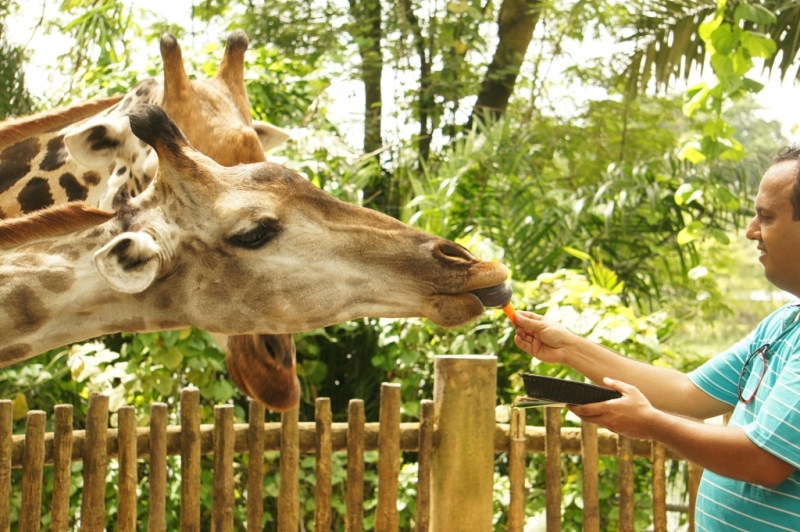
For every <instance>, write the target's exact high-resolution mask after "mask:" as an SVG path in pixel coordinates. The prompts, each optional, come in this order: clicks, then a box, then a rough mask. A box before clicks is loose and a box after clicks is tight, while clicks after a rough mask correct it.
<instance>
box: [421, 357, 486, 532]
mask: <svg viewBox="0 0 800 532" xmlns="http://www.w3.org/2000/svg"><path fill="white" fill-rule="evenodd" d="M496 383H497V358H495V357H492V356H437V357H435V359H434V384H433V396H434V419H435V423H436V425H437V426H438V429H439V430H438V432H439V445H438V447H437V448H436V450H435V451H434V454H433V469H432V475H433V481H432V496H431V525H432V527H431V528H432V530H434V531H435V532H450V531H459V532H471V531H481V532H483V531H486V530H491V529H492V490H493V485H494V429H495V413H494V408H495V388H496Z"/></svg>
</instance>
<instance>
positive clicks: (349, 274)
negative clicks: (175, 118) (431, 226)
mask: <svg viewBox="0 0 800 532" xmlns="http://www.w3.org/2000/svg"><path fill="white" fill-rule="evenodd" d="M130 122H131V128H132V129H133V132H134V134H135V135H136V136H137V137H139V138H141V139H142V140H144V141H145V142H147V143H148V144H149V145H151V146H152V147H153V148H154V149H155V151H156V152H157V153H158V161H159V177H158V178H157V179H156V180H155V181H154V182H153V184H152V186H151V187H149V188H148V189H147V190H146V191H145V192H144V193H143V194H141V195H140V196H138V197H136V198H133V199H131V200H129V201H128V202H127V204H126V207H125V208H124V209H121V211H120V213H119V217H120V219H121V220H123V223H124V225H125V227H127V230H126V231H125V232H123V233H121V234H119V235H117V236H116V237H114V238H113V239H112V240H111V241H109V242H108V243H107V244H106V245H104V246H103V248H102V249H101V250H99V251H98V252H97V254H96V256H95V259H94V260H95V264H96V266H97V269H98V271H99V272H100V274H101V275H102V276H103V277H104V278H105V279H106V281H107V282H108V283H109V284H110V285H111V286H112V287H113V288H114V290H116V291H118V292H124V293H131V294H138V293H145V294H147V293H148V292H150V291H153V293H165V292H166V293H170V294H172V300H173V301H174V303H173V305H174V312H175V313H176V315H181V314H183V315H185V316H186V320H187V321H190V322H191V325H194V326H199V327H202V328H205V329H207V330H212V331H213V330H220V332H225V333H228V334H249V333H253V332H256V333H290V332H297V331H304V330H309V329H313V328H317V327H322V326H326V325H330V324H333V323H339V322H342V321H346V320H349V319H354V318H358V317H363V316H376V317H406V316H423V317H427V318H429V319H431V320H432V321H434V322H435V323H437V324H439V325H443V326H454V325H459V324H461V323H464V322H466V321H468V320H470V319H472V318H474V317H476V316H478V315H479V314H481V313H482V312H483V310H484V304H483V303H482V302H481V300H480V299H479V297H484V296H483V294H484V293H485V292H483V290H484V289H486V288H490V287H494V286H497V285H500V284H501V283H502V282H503V281H505V279H506V278H507V276H508V270H507V269H506V268H505V267H504V266H502V265H499V264H496V263H489V262H484V261H481V260H480V259H478V258H476V257H475V256H473V255H472V254H471V253H469V252H468V251H467V250H466V249H464V248H463V247H461V246H458V245H457V244H454V243H453V242H450V241H448V240H444V239H441V238H438V237H435V236H432V235H429V234H427V233H424V232H422V231H419V230H417V229H413V228H411V227H409V226H407V225H405V224H403V223H401V222H399V221H397V220H395V219H394V218H391V217H389V216H385V215H383V214H381V213H378V212H376V211H373V210H370V209H365V208H361V207H357V206H354V205H350V204H346V203H344V202H341V201H339V200H336V199H335V198H333V197H332V196H330V195H328V194H326V193H325V192H323V191H322V190H320V189H319V188H317V187H315V186H314V185H312V184H311V183H310V182H308V180H306V179H303V178H302V177H300V176H299V175H297V174H296V173H294V172H292V171H291V170H288V169H287V168H285V167H283V166H280V165H278V164H273V163H258V164H251V165H240V166H238V167H233V168H225V167H222V166H220V165H218V164H216V163H215V162H213V161H212V160H210V159H209V158H208V157H206V156H204V155H202V154H201V153H199V152H197V151H196V150H194V149H193V148H192V147H191V146H190V145H189V144H188V142H187V141H186V139H185V137H184V136H183V135H182V134H181V132H180V130H179V129H178V128H177V127H176V126H175V124H174V123H173V122H172V121H171V120H170V119H169V117H167V115H166V114H165V113H164V111H163V110H161V109H160V108H158V107H155V106H142V107H140V108H138V109H137V110H136V112H134V113H132V114H131V115H130ZM198 291H200V292H199V293H202V294H203V296H202V297H201V298H200V299H198V300H195V304H196V305H199V304H200V303H201V302H202V301H214V305H213V308H200V307H199V306H196V307H194V308H193V307H192V305H190V304H186V303H185V302H187V301H191V300H192V297H193V295H194V294H197V293H198ZM473 292H474V293H477V294H479V295H475V294H473ZM491 297H495V296H491ZM178 302H181V303H180V304H179V303H178ZM243 304H244V305H245V306H246V308H248V309H249V312H248V313H246V314H241V315H239V313H240V310H241V309H242V305H243ZM494 304H496V303H494Z"/></svg>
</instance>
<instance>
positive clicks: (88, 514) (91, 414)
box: [81, 393, 108, 532]
mask: <svg viewBox="0 0 800 532" xmlns="http://www.w3.org/2000/svg"><path fill="white" fill-rule="evenodd" d="M107 431H108V396H107V395H103V394H100V393H92V395H91V396H89V409H88V412H87V414H86V441H85V444H84V449H83V500H82V501H81V532H102V531H103V530H104V529H105V526H106V469H107V468H108V450H107V447H106V440H107V436H108V435H107Z"/></svg>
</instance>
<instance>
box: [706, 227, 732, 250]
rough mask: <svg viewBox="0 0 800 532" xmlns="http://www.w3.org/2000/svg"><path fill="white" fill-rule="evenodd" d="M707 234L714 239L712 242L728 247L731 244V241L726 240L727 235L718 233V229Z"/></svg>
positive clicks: (722, 232)
mask: <svg viewBox="0 0 800 532" xmlns="http://www.w3.org/2000/svg"><path fill="white" fill-rule="evenodd" d="M709 232H710V233H711V236H713V237H714V240H716V241H717V242H719V243H720V244H724V245H726V246H727V245H728V244H730V243H731V239H730V238H728V235H727V234H725V232H724V231H720V230H719V229H710V230H709Z"/></svg>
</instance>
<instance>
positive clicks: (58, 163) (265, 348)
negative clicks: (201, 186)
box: [0, 31, 300, 410]
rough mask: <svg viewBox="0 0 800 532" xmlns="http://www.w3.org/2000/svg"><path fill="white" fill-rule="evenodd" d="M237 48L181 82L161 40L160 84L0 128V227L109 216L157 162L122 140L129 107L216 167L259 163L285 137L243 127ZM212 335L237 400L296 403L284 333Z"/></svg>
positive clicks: (136, 143) (176, 62)
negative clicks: (145, 110)
mask: <svg viewBox="0 0 800 532" xmlns="http://www.w3.org/2000/svg"><path fill="white" fill-rule="evenodd" d="M247 47H248V39H247V36H246V35H245V34H244V32H242V31H234V32H233V33H231V35H230V36H229V37H228V39H227V44H226V47H225V53H224V54H223V58H222V63H221V64H220V67H219V70H218V73H217V75H216V76H214V77H213V78H211V79H207V80H190V79H189V77H188V76H187V74H186V71H185V69H184V66H183V59H182V52H181V49H180V46H179V44H178V42H177V40H176V39H175V38H174V37H173V36H172V35H170V34H168V33H164V34H162V36H161V41H160V49H161V55H162V59H163V63H164V79H163V81H162V80H156V79H149V80H144V81H142V82H141V83H139V84H137V85H136V86H135V87H134V88H133V89H132V90H131V91H129V92H128V93H127V94H126V95H124V98H123V97H122V96H118V97H113V98H104V99H98V100H93V101H90V102H87V103H82V104H77V105H73V106H71V107H68V108H65V109H56V110H51V111H47V112H43V113H39V114H37V115H34V116H30V117H24V118H20V119H16V120H12V121H7V122H5V123H3V124H2V125H0V219H2V218H12V217H16V216H20V215H22V214H25V213H28V212H33V211H36V210H38V209H41V208H44V207H48V206H50V205H60V204H64V203H67V202H70V201H85V202H87V203H89V204H91V205H93V206H96V207H100V208H101V209H107V210H113V209H114V208H115V206H114V205H113V200H114V198H115V197H116V195H117V192H118V190H119V189H120V188H121V187H125V188H126V189H127V192H128V193H129V194H131V195H136V194H138V193H139V192H141V191H142V190H143V189H144V188H145V187H146V186H147V184H148V183H149V182H150V181H151V179H152V178H153V176H154V174H155V170H156V168H157V165H158V161H157V157H156V155H155V152H152V151H151V148H150V147H149V146H148V145H147V144H145V143H143V142H141V141H140V140H139V139H137V138H136V137H135V136H134V135H133V134H132V133H131V130H130V124H129V122H128V117H127V115H126V114H125V113H126V111H128V110H130V109H131V108H133V106H135V105H136V104H137V103H142V102H144V103H155V104H157V105H160V106H161V107H163V108H164V109H166V110H167V112H168V113H169V114H170V116H171V117H172V118H173V119H174V120H175V122H176V123H177V124H178V126H179V127H180V128H181V129H182V131H185V132H186V135H187V137H188V138H189V140H190V142H191V143H192V145H193V146H195V147H196V148H197V149H199V150H200V151H201V152H203V153H205V154H206V155H208V156H210V157H211V158H212V159H214V160H215V161H216V162H218V163H220V164H222V165H224V166H233V165H236V164H240V163H251V162H260V161H264V160H265V156H264V152H265V151H268V150H269V149H271V148H273V147H275V146H277V145H279V144H281V143H282V142H284V141H285V140H286V139H287V138H288V135H287V134H286V133H285V132H284V131H283V130H281V129H280V128H277V127H275V126H272V125H270V124H267V123H264V122H259V121H253V120H252V119H251V113H250V103H249V100H248V97H247V89H246V87H245V84H244V54H245V51H246V50H247ZM213 336H214V337H215V339H216V340H217V342H219V344H220V345H221V346H223V347H226V358H227V362H228V367H229V370H230V373H231V376H232V378H233V380H234V382H236V384H237V385H238V386H239V387H240V388H241V389H242V390H243V391H244V392H245V393H248V395H251V396H254V397H257V398H258V399H260V400H261V401H262V402H264V403H265V404H266V405H267V406H268V407H270V408H272V409H274V410H285V409H288V408H290V407H292V406H294V405H295V404H296V403H297V402H298V401H299V398H300V383H299V381H298V380H297V376H296V373H295V369H294V368H295V346H294V342H293V341H292V338H291V335H277V336H274V337H273V336H272V335H257V336H254V337H252V338H240V339H238V340H234V341H233V342H232V343H231V345H229V346H226V344H227V343H228V342H227V339H226V337H225V335H219V334H214V335H213ZM239 366H241V367H242V368H245V369H239ZM242 371H248V372H250V373H253V372H259V373H260V374H261V375H260V380H261V382H263V383H264V384H263V385H262V386H261V387H260V390H262V391H261V393H259V394H258V395H256V394H255V393H254V392H251V391H249V390H248V388H247V387H246V384H245V383H244V381H243V380H242V379H241V378H240V377H239V375H240V374H241V373H242Z"/></svg>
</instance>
